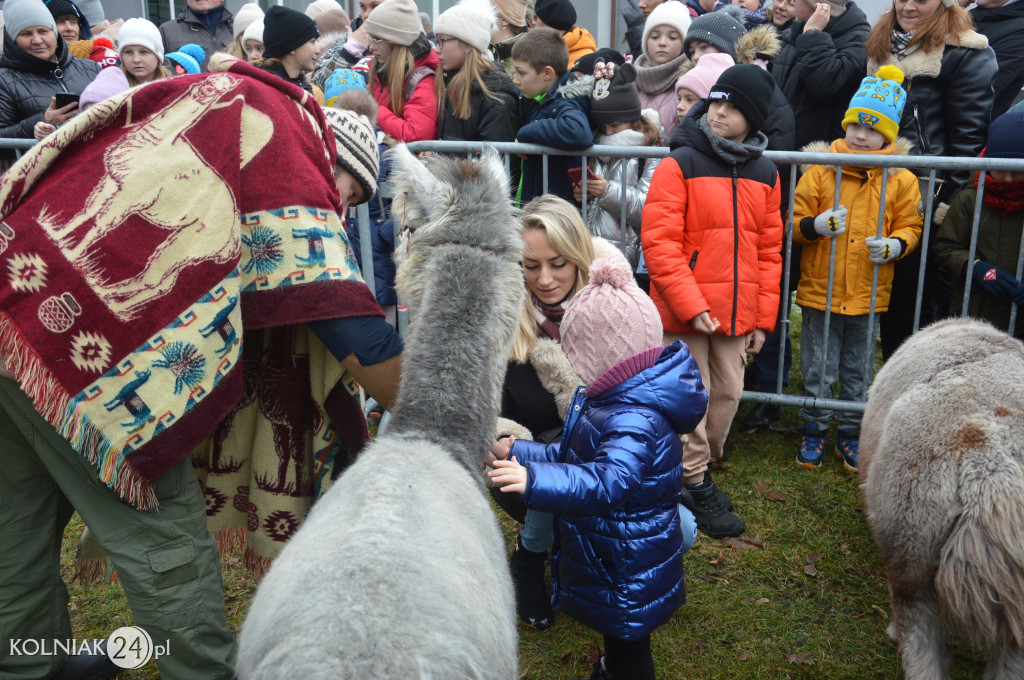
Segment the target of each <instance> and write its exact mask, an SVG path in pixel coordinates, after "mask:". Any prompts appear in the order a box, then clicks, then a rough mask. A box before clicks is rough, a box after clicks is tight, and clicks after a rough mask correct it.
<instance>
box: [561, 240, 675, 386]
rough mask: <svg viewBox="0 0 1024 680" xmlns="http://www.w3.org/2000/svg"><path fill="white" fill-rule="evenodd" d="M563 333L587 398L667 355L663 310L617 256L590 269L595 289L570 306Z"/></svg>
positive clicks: (607, 257) (605, 258) (615, 253)
mask: <svg viewBox="0 0 1024 680" xmlns="http://www.w3.org/2000/svg"><path fill="white" fill-rule="evenodd" d="M561 333H562V347H563V348H564V349H565V354H566V356H567V357H569V363H570V364H572V368H573V370H574V371H576V374H577V375H578V376H579V377H580V378H582V379H583V382H584V383H586V385H587V388H588V389H587V395H588V396H596V395H597V394H600V393H601V392H604V391H605V390H607V389H608V388H610V387H613V386H615V385H617V384H619V383H620V382H622V381H623V380H626V379H628V378H631V377H633V376H634V375H636V374H637V373H640V372H641V371H643V370H645V369H647V368H650V367H651V366H653V365H654V363H655V361H656V360H657V359H658V357H659V356H660V355H661V351H662V326H661V316H660V315H659V314H658V309H657V308H656V307H655V306H654V303H653V302H651V298H649V297H648V296H647V295H646V294H645V293H644V292H643V291H642V290H640V287H639V286H637V285H636V282H635V281H634V280H633V273H632V272H631V271H630V268H629V263H628V262H626V258H625V257H623V255H622V253H620V252H618V251H617V250H612V251H610V252H608V253H607V254H605V255H602V256H601V257H599V258H597V259H596V260H594V262H593V263H592V264H591V265H590V283H589V284H587V285H586V286H585V287H584V288H583V290H581V291H580V292H579V293H577V294H576V296H575V297H573V299H572V301H571V302H570V303H569V307H568V309H566V310H565V316H564V318H563V319H562V324H561Z"/></svg>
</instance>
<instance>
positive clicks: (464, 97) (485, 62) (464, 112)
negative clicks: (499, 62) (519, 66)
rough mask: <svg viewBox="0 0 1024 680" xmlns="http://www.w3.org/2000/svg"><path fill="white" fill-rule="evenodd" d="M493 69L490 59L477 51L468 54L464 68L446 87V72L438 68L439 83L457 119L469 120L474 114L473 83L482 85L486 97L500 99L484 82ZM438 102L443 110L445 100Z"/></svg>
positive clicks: (470, 51)
mask: <svg viewBox="0 0 1024 680" xmlns="http://www.w3.org/2000/svg"><path fill="white" fill-rule="evenodd" d="M493 68H494V65H493V62H492V61H491V60H490V59H485V58H484V57H483V56H482V55H481V54H480V52H479V50H476V49H472V50H469V51H468V52H466V60H465V61H464V62H462V68H460V69H459V70H458V72H457V73H456V74H455V75H453V76H452V79H451V82H449V83H448V84H447V85H444V71H443V70H442V68H441V67H440V66H438V67H437V76H436V77H437V82H438V83H441V84H442V85H443V86H444V94H445V96H447V97H448V101H449V102H451V105H452V113H453V114H455V117H456V118H460V119H462V120H468V119H469V116H470V115H471V114H472V103H471V101H470V95H471V94H472V91H473V83H477V84H478V85H480V90H481V91H483V93H484V96H485V97H490V98H491V99H495V100H496V99H498V97H497V95H495V94H494V93H493V92H491V90H490V88H489V87H487V83H485V82H484V76H485V75H487V74H488V73H489V72H490V71H491V69H493ZM437 101H438V103H440V104H441V107H442V108H443V106H444V100H443V99H441V97H438V98H437Z"/></svg>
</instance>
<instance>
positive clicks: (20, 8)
mask: <svg viewBox="0 0 1024 680" xmlns="http://www.w3.org/2000/svg"><path fill="white" fill-rule="evenodd" d="M29 26H45V27H46V28H48V29H50V30H51V31H53V32H54V33H56V32H57V22H55V21H54V20H53V15H52V14H50V10H48V9H46V5H44V4H43V3H42V0H7V2H5V3H4V32H5V33H6V34H7V35H9V36H11V37H12V38H17V37H18V34H19V33H21V32H22V31H24V30H25V29H26V28H28V27H29Z"/></svg>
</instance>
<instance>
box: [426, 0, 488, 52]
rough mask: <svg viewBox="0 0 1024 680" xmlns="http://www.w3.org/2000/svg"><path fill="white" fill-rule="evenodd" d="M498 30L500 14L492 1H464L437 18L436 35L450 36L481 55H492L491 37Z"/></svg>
mask: <svg viewBox="0 0 1024 680" xmlns="http://www.w3.org/2000/svg"><path fill="white" fill-rule="evenodd" d="M497 30H498V14H497V12H495V11H494V5H492V4H491V0H462V2H460V3H459V4H457V5H455V6H454V7H452V8H450V9H448V10H447V11H446V12H444V13H443V14H441V16H439V17H438V18H437V23H436V24H435V25H434V35H450V36H452V37H453V38H458V39H459V40H461V41H462V42H464V43H466V44H467V45H472V46H473V47H475V48H476V49H477V50H479V51H480V53H481V54H490V51H489V49H488V48H489V47H490V44H491V35H492V34H493V33H495V32H497Z"/></svg>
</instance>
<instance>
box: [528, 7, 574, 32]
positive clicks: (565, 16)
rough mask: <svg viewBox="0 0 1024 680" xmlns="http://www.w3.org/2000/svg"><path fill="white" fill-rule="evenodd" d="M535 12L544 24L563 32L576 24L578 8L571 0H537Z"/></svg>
mask: <svg viewBox="0 0 1024 680" xmlns="http://www.w3.org/2000/svg"><path fill="white" fill-rule="evenodd" d="M533 13H534V14H536V15H537V18H539V19H540V20H541V21H543V22H544V25H546V26H550V27H551V28H553V29H555V30H557V31H562V32H563V33H565V32H566V31H571V30H572V27H573V26H575V25H576V8H575V7H573V6H572V3H571V2H569V0H537V4H536V5H535V6H534V8H533Z"/></svg>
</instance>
